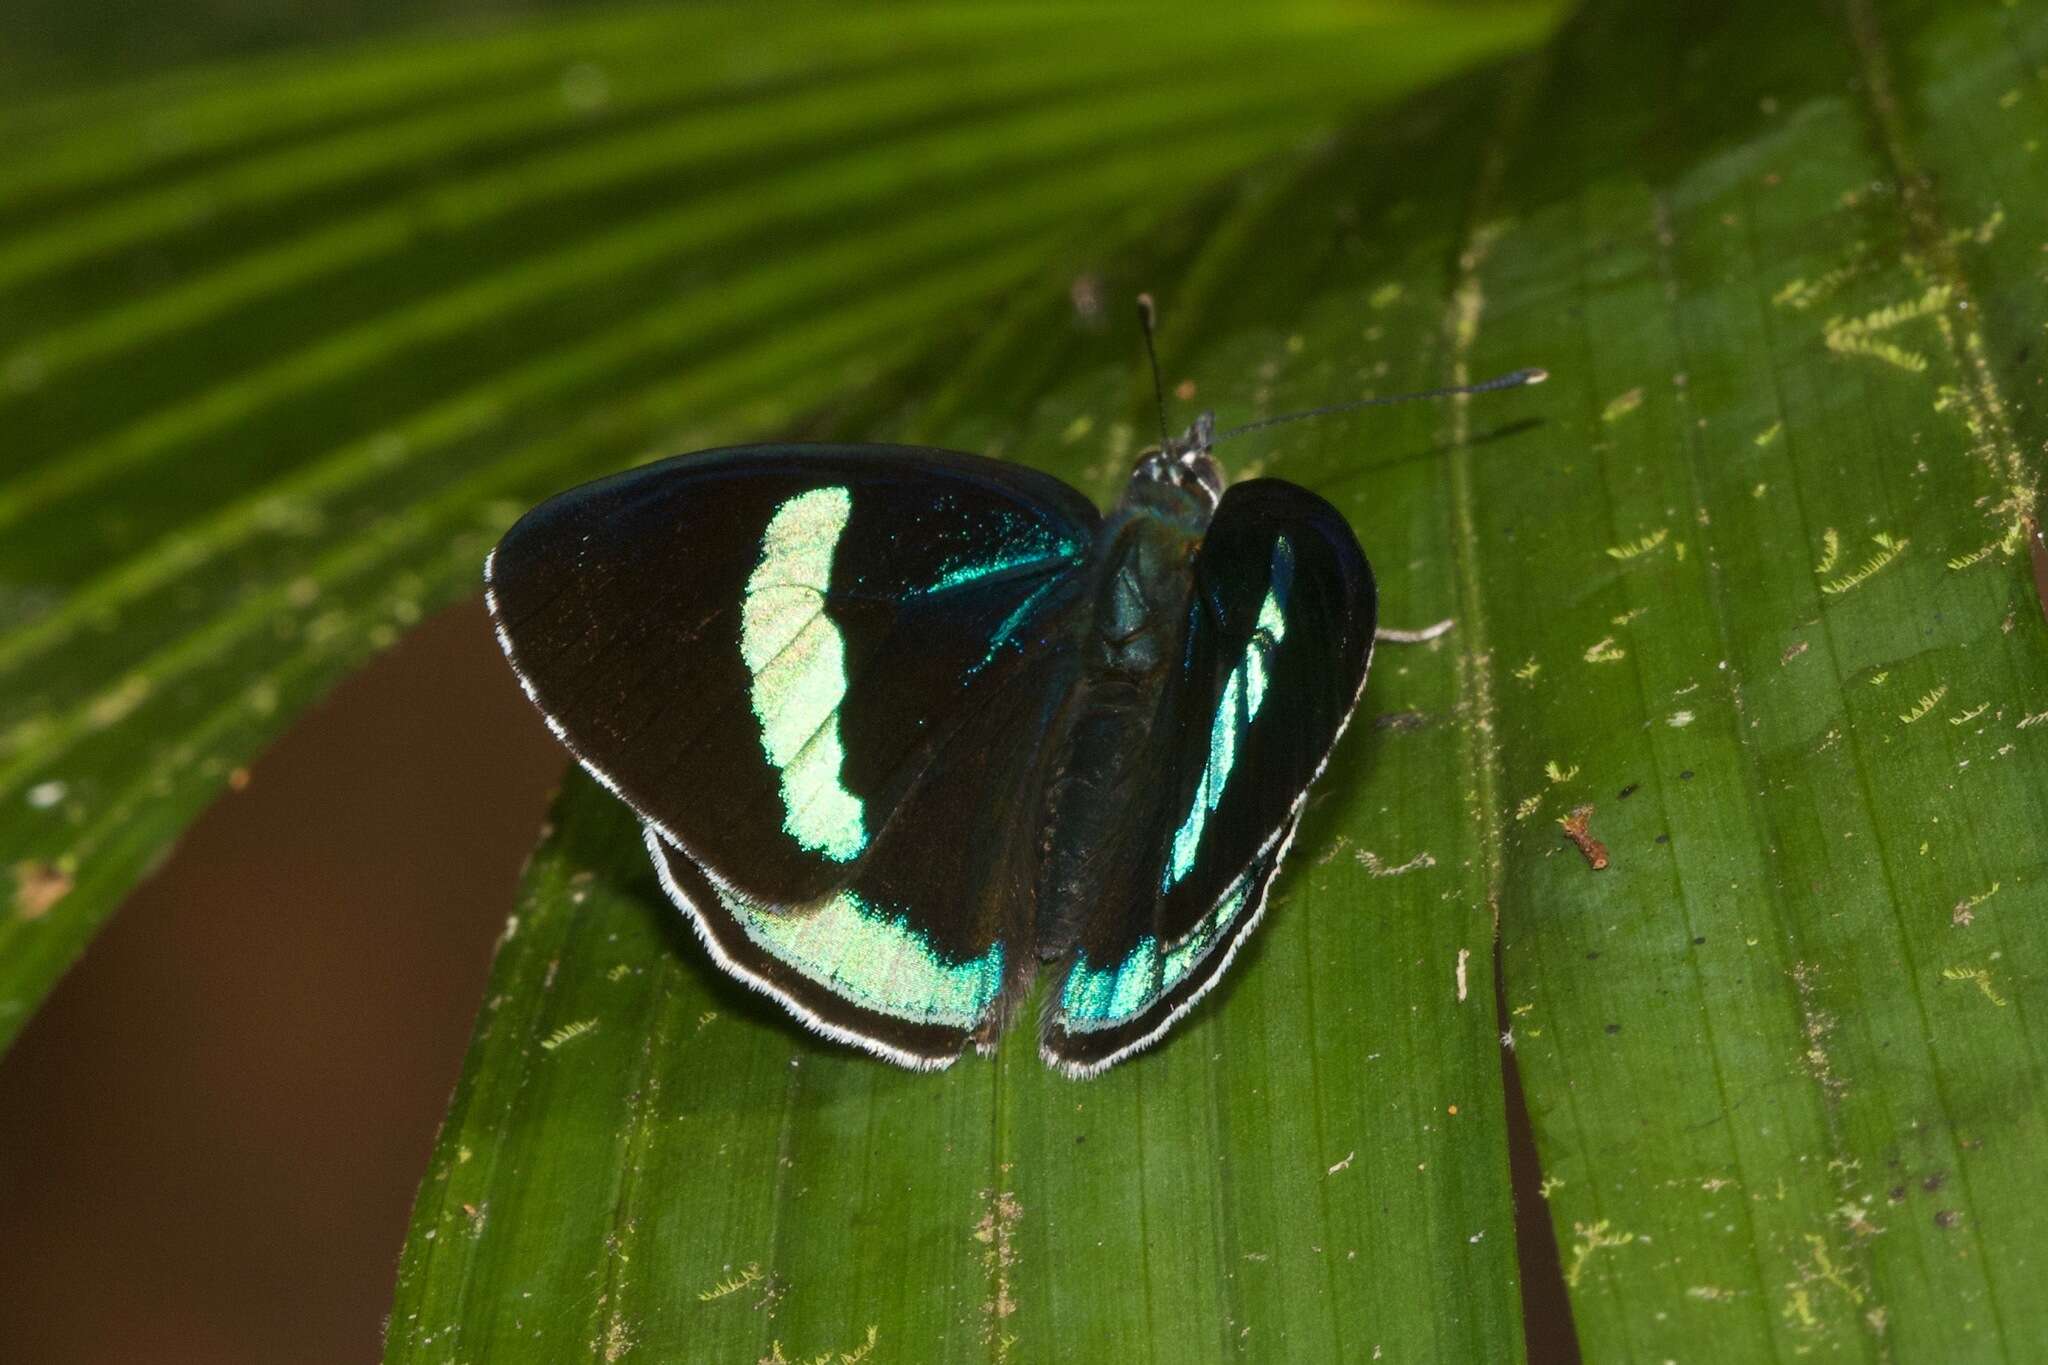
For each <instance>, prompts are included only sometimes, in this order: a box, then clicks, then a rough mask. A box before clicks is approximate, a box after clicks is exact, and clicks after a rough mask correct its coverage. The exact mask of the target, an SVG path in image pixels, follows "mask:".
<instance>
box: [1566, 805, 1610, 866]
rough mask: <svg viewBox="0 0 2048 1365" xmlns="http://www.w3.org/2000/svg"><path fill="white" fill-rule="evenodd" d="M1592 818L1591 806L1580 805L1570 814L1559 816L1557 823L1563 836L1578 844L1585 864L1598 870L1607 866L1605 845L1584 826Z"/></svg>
mask: <svg viewBox="0 0 2048 1365" xmlns="http://www.w3.org/2000/svg"><path fill="white" fill-rule="evenodd" d="M1592 819H1593V808H1592V807H1591V806H1580V807H1579V808H1578V809H1576V810H1574V811H1573V812H1572V813H1571V814H1570V815H1566V816H1562V817H1560V818H1559V819H1558V822H1557V825H1558V828H1559V829H1562V830H1563V831H1564V837H1565V838H1567V839H1569V840H1571V841H1572V842H1573V843H1574V844H1576V845H1578V849H1579V852H1581V853H1583V854H1585V855H1586V866H1588V867H1590V868H1592V869H1593V870H1594V871H1595V872H1599V871H1601V870H1602V869H1603V868H1605V867H1606V866H1607V845H1605V844H1603V843H1601V842H1600V841H1599V840H1598V839H1595V838H1594V837H1593V836H1592V834H1590V833H1589V832H1588V831H1587V828H1586V827H1587V825H1588V824H1589V823H1590V822H1591V821H1592Z"/></svg>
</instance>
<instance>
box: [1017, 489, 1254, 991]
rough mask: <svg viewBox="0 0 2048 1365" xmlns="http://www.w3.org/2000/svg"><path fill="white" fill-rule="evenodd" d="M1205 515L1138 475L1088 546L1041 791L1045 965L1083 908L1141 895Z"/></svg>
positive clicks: (1061, 949)
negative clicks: (1077, 642)
mask: <svg viewBox="0 0 2048 1365" xmlns="http://www.w3.org/2000/svg"><path fill="white" fill-rule="evenodd" d="M1205 458H1206V457H1205ZM1210 463H1212V464H1213V461H1211V462H1210ZM1213 510H1214V503H1213V501H1212V500H1211V499H1210V498H1209V497H1208V495H1207V491H1206V486H1205V485H1202V484H1199V483H1193V482H1192V481H1191V482H1188V483H1184V482H1182V481H1181V480H1179V479H1173V478H1165V477H1151V476H1148V474H1147V473H1146V472H1145V466H1144V465H1141V466H1140V472H1139V474H1137V475H1135V476H1134V477H1133V479H1132V481H1131V485H1130V487H1129V489H1128V490H1127V491H1126V493H1125V496H1124V499H1123V501H1122V503H1120V504H1119V505H1118V507H1117V509H1116V510H1115V511H1114V512H1113V513H1112V514H1111V515H1110V517H1109V519H1108V520H1107V521H1106V522H1105V523H1104V524H1103V527H1102V530H1101V532H1100V534H1099V537H1098V539H1097V541H1096V544H1095V550H1094V554H1093V557H1092V561H1093V562H1092V565H1091V568H1092V575H1091V582H1090V590H1089V597H1088V599H1087V604H1086V607H1085V610H1086V611H1087V613H1088V618H1087V626H1086V629H1085V630H1084V631H1083V632H1082V643H1081V650H1080V678H1079V681H1078V684H1077V686H1076V687H1075V690H1074V693H1073V699H1072V701H1071V702H1070V704H1069V706H1068V708H1067V711H1066V724H1065V725H1064V726H1062V727H1061V731H1060V734H1059V737H1058V740H1057V743H1058V750H1057V752H1058V758H1057V760H1056V762H1055V765H1054V768H1053V770H1052V778H1051V781H1050V782H1049V784H1048V786H1047V788H1046V804H1045V810H1044V828H1045V838H1044V850H1045V857H1044V861H1043V863H1042V864H1041V867H1040V872H1039V887H1038V935H1037V942H1038V950H1039V955H1040V956H1041V957H1043V958H1046V959H1048V960H1049V959H1054V958H1058V957H1062V956H1064V955H1065V954H1066V953H1067V952H1068V951H1069V950H1070V949H1071V948H1072V946H1073V943H1074V941H1075V935H1076V933H1077V932H1078V929H1079V927H1080V925H1081V923H1082V921H1083V920H1084V919H1085V918H1086V916H1087V915H1088V914H1089V913H1090V912H1091V911H1092V910H1093V909H1094V908H1095V907H1098V906H1101V905H1104V904H1128V903H1132V901H1133V899H1134V898H1137V897H1142V896H1144V895H1146V894H1147V882H1148V880H1149V877H1150V874H1149V873H1148V871H1147V869H1149V868H1151V866H1152V861H1151V860H1150V859H1149V858H1148V857H1146V856H1145V851H1144V850H1143V849H1142V848H1141V847H1140V846H1139V845H1141V844H1142V843H1143V841H1144V840H1146V839H1147V838H1149V837H1150V836H1151V834H1152V833H1153V832H1155V828H1156V826H1157V823H1158V822H1157V820H1156V819H1155V818H1154V817H1155V816H1156V814H1157V812H1156V811H1155V809H1154V807H1155V806H1157V805H1158V803H1159V802H1160V801H1161V800H1163V799H1164V796H1165V793H1164V792H1162V791H1160V790H1159V788H1158V781H1157V779H1158V773H1157V764H1156V762H1155V760H1156V758H1157V756H1158V751H1159V748H1160V746H1161V744H1162V743H1163V742H1165V741H1167V740H1168V739H1169V738H1170V737H1169V736H1167V735H1165V734H1164V733H1163V730H1162V727H1163V726H1164V725H1165V724H1166V723H1167V721H1168V714H1167V710H1166V707H1165V701H1166V698H1167V692H1168V688H1169V686H1170V684H1171V679H1172V677H1173V673H1174V670H1175V668H1176V667H1177V665H1178V664H1179V662H1180V658H1181V654H1182V650H1183V645H1184V642H1185V635H1186V630H1187V620H1188V598H1189V594H1190V593H1191V592H1192V590H1193V577H1192V573H1191V566H1192V564H1193V561H1194V557H1195V553H1196V551H1197V550H1198V549H1199V548H1200V547H1201V541H1202V533H1203V532H1204V530H1206V528H1207V526H1208V524H1209V519H1210V516H1211V514H1212V512H1213Z"/></svg>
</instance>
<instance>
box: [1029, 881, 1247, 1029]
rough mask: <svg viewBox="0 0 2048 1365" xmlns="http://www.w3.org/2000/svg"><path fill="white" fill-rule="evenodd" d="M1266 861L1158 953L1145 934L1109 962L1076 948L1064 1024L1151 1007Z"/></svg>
mask: <svg viewBox="0 0 2048 1365" xmlns="http://www.w3.org/2000/svg"><path fill="white" fill-rule="evenodd" d="M1266 867H1267V864H1266V863H1264V862H1263V861H1262V862H1260V863H1258V864H1254V865H1253V867H1252V868H1251V870H1250V871H1248V872H1246V873H1245V874H1244V875H1243V876H1242V877H1240V878H1238V879H1237V881H1236V882H1235V883H1234V884H1233V885H1232V886H1231V888H1230V890H1229V891H1227V892H1225V893H1224V895H1223V898H1222V899H1221V900H1219V901H1217V902H1216V906H1215V908H1214V909H1212V910H1211V911H1210V912H1209V913H1208V914H1206V915H1204V916H1203V917H1202V920H1201V922H1200V923H1199V924H1197V925H1195V927H1194V928H1193V929H1192V930H1190V931H1189V932H1188V934H1187V936H1186V937H1185V938H1183V939H1181V941H1180V942H1179V943H1176V944H1175V945H1174V946H1173V947H1171V948H1169V949H1167V950H1166V951H1165V952H1163V953H1162V952H1160V951H1159V941H1158V940H1157V939H1155V938H1153V937H1152V936H1151V935H1149V934H1148V935H1146V936H1145V937H1144V938H1141V939H1139V940H1138V943H1137V946H1136V947H1134V948H1132V949H1131V951H1130V954H1129V955H1128V956H1127V957H1125V958H1124V960H1123V961H1122V962H1120V963H1118V964H1117V965H1116V966H1114V967H1093V966H1090V965H1089V962H1088V958H1087V955H1086V954H1085V953H1083V954H1077V955H1076V956H1075V959H1074V965H1073V968H1072V970H1070V971H1069V972H1068V973H1067V983H1066V985H1065V986H1064V987H1062V988H1061V990H1060V1012H1061V1014H1062V1015H1064V1016H1065V1017H1064V1019H1063V1020H1062V1022H1063V1023H1064V1024H1065V1026H1066V1027H1067V1028H1068V1029H1069V1030H1071V1031H1072V1032H1075V1033H1086V1032H1088V1031H1089V1030H1091V1029H1103V1028H1115V1027H1116V1026H1117V1025H1119V1024H1123V1023H1126V1022H1128V1021H1129V1020H1131V1019H1133V1018H1136V1017H1137V1016H1138V1015H1140V1014H1142V1013H1144V1012H1145V1011H1146V1010H1147V1009H1149V1008H1151V1006H1152V1004H1153V1002H1155V1001H1157V1000H1158V999H1159V997H1161V996H1163V995H1165V994H1166V993H1167V992H1168V991H1170V990H1172V989H1173V988H1174V987H1175V986H1177V985H1179V984H1180V983H1181V981H1183V980H1184V979H1186V977H1187V975H1188V973H1189V972H1192V971H1193V970H1194V969H1195V967H1196V966H1197V965H1198V964H1199V963H1200V962H1201V961H1202V959H1203V958H1205V957H1207V956H1208V955H1209V953H1210V952H1211V951H1212V950H1213V949H1214V948H1215V947H1216V946H1217V944H1218V943H1219V942H1220V941H1221V940H1222V938H1223V935H1224V933H1225V932H1226V931H1227V930H1228V929H1229V928H1230V926H1231V924H1232V923H1234V922H1235V921H1236V919H1237V916H1238V914H1239V912H1240V911H1242V910H1243V909H1244V903H1245V899H1246V897H1248V896H1250V895H1251V891H1252V886H1253V884H1254V883H1255V882H1257V881H1258V879H1259V877H1260V875H1261V874H1262V873H1263V872H1264V871H1265V870H1266Z"/></svg>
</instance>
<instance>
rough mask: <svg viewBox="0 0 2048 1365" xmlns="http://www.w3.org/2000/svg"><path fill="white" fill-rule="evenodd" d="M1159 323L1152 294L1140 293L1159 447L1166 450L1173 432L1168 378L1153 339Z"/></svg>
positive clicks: (1140, 313) (1170, 442)
mask: <svg viewBox="0 0 2048 1365" xmlns="http://www.w3.org/2000/svg"><path fill="white" fill-rule="evenodd" d="M1157 323H1158V318H1157V316H1156V315H1155V313H1154V311H1153V308H1152V296H1151V295H1150V294H1140V295H1138V325H1139V326H1140V327H1142V328H1143V329H1144V331H1145V359H1147V360H1149V361H1151V362H1152V397H1153V400H1154V401H1155V402H1157V403H1158V404H1159V448H1160V449H1161V450H1165V449H1167V448H1168V447H1169V446H1171V445H1172V444H1173V432H1172V430H1171V429H1170V428H1169V427H1168V426H1167V425H1166V380H1165V378H1164V377H1163V376H1162V375H1161V374H1160V373H1159V348H1158V347H1157V346H1156V345H1154V344H1153V341H1152V330H1153V328H1154V327H1155V326H1156V325H1157Z"/></svg>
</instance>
